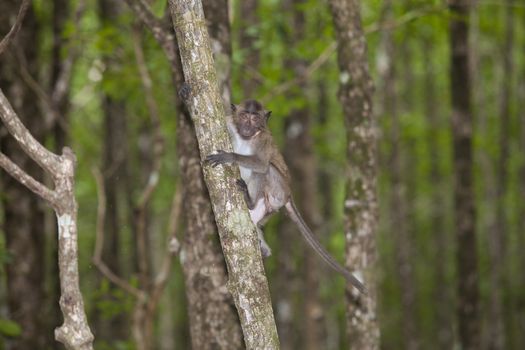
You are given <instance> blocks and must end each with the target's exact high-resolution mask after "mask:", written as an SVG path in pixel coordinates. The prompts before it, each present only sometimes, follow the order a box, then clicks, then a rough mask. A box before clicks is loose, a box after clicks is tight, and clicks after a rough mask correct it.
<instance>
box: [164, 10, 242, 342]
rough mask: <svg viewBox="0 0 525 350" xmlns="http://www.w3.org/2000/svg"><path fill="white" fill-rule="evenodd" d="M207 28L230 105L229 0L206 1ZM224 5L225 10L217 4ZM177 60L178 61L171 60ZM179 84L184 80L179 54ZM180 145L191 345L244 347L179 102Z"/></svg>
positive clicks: (194, 147)
mask: <svg viewBox="0 0 525 350" xmlns="http://www.w3.org/2000/svg"><path fill="white" fill-rule="evenodd" d="M204 4H205V8H204V10H205V11H206V14H207V15H209V16H208V17H206V19H207V20H208V21H209V22H208V23H209V27H208V30H209V32H210V35H211V37H212V38H213V39H212V40H214V42H215V44H216V45H214V47H215V49H216V51H215V52H214V55H215V57H217V58H218V60H217V61H216V62H217V69H218V70H220V71H221V72H223V73H221V74H220V76H221V78H220V89H221V97H222V99H223V102H224V103H227V106H228V108H229V101H230V99H231V97H230V89H229V70H230V68H229V65H230V63H229V61H230V55H231V48H230V45H231V44H230V37H229V20H228V13H227V8H228V6H227V1H217V2H215V1H211V0H209V1H205V2H204ZM216 7H222V8H216ZM172 64H173V63H172ZM176 72H177V74H175V76H174V80H175V86H176V87H177V88H180V87H181V86H182V84H183V81H184V80H183V79H184V78H183V77H182V66H180V58H178V57H177V67H176ZM178 111H179V123H178V130H177V149H178V154H179V163H180V166H181V172H182V179H183V183H184V184H185V188H186V189H185V195H184V198H185V200H184V209H185V210H184V213H185V221H186V234H185V238H184V245H183V250H184V252H185V256H186V258H185V259H184V260H183V262H182V267H183V270H184V278H185V282H186V283H185V285H186V296H187V299H188V314H189V320H190V333H191V342H192V347H193V348H195V349H240V348H242V347H243V340H242V334H241V328H240V324H239V319H238V316H237V314H236V311H235V308H234V305H233V300H232V299H231V296H230V295H229V293H228V290H227V287H226V284H227V275H226V266H225V263H224V257H223V255H222V250H221V247H220V244H219V240H218V234H217V228H216V226H215V220H214V217H213V212H212V208H211V205H210V199H209V195H208V190H207V188H206V185H205V183H204V178H203V174H202V169H201V166H200V155H199V148H198V145H197V139H196V137H195V131H194V130H193V125H192V122H191V120H190V117H189V114H188V111H187V109H186V108H185V106H184V105H183V104H182V102H181V101H179V107H178Z"/></svg>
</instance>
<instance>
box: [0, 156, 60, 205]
mask: <svg viewBox="0 0 525 350" xmlns="http://www.w3.org/2000/svg"><path fill="white" fill-rule="evenodd" d="M0 167H2V169H4V170H5V171H6V172H7V173H9V175H11V176H12V177H13V178H15V180H17V181H19V182H20V183H21V184H22V185H24V186H25V187H27V188H28V189H30V190H31V191H32V192H33V193H35V194H36V195H37V196H39V197H41V198H43V199H44V200H46V201H48V202H49V204H51V206H53V207H54V206H55V205H56V203H57V194H56V192H55V191H53V190H51V189H49V188H48V187H47V186H45V185H44V184H42V183H40V182H39V181H37V180H35V179H34V178H33V177H32V176H31V175H29V174H28V173H26V172H25V171H24V170H22V169H20V167H19V166H18V165H16V164H15V163H14V162H13V161H12V160H11V159H9V158H8V157H6V155H5V154H3V153H0Z"/></svg>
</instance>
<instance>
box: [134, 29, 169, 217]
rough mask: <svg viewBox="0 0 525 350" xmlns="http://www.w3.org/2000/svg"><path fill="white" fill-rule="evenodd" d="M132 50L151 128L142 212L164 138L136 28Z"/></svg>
mask: <svg viewBox="0 0 525 350" xmlns="http://www.w3.org/2000/svg"><path fill="white" fill-rule="evenodd" d="M132 37H133V48H134V51H135V60H136V62H137V67H138V70H139V75H140V79H141V81H142V88H143V89H144V96H145V99H146V106H147V107H148V112H149V117H150V120H151V124H152V126H153V130H154V131H153V133H154V136H153V152H152V153H153V154H152V156H153V166H152V169H151V171H150V174H149V176H148V182H147V184H146V187H145V188H144V189H143V191H142V194H141V195H140V196H139V202H138V205H137V207H138V209H139V210H143V209H144V208H145V206H146V205H147V203H148V201H149V200H150V198H151V196H152V195H153V191H154V190H155V188H156V187H157V185H158V179H159V172H160V168H161V159H162V154H163V151H164V149H163V144H164V138H163V137H162V132H161V130H160V117H159V108H158V106H157V102H156V101H155V97H154V96H153V88H152V85H153V84H152V80H151V76H150V74H149V71H148V67H147V66H146V60H145V58H144V50H143V48H142V44H141V39H140V31H139V29H138V28H137V27H135V28H134V29H133V35H132Z"/></svg>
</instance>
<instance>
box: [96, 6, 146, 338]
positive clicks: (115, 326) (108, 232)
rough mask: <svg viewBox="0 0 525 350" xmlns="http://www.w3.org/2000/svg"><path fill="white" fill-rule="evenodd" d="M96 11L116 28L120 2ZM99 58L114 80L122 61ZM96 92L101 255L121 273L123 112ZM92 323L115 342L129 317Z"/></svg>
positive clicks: (127, 209)
mask: <svg viewBox="0 0 525 350" xmlns="http://www.w3.org/2000/svg"><path fill="white" fill-rule="evenodd" d="M98 12H99V17H100V22H101V26H102V27H103V28H117V27H118V26H119V18H120V16H121V15H122V13H123V6H122V3H121V2H120V1H114V0H99V1H98ZM102 60H103V62H104V66H105V70H104V76H105V77H104V78H105V79H116V78H115V77H114V76H113V77H112V75H114V74H116V73H115V72H118V70H119V69H120V68H119V67H120V66H121V65H122V64H123V63H122V62H120V60H119V58H118V57H115V56H114V55H113V56H112V55H104V56H103V57H102ZM108 76H109V78H108ZM100 95H101V108H102V113H103V116H104V117H103V118H104V119H103V120H104V121H103V123H104V124H103V125H104V135H103V137H104V139H103V140H104V143H103V148H102V152H103V156H102V164H101V168H102V175H103V181H104V186H103V188H104V191H105V198H106V204H105V207H106V213H105V222H104V248H103V251H102V257H101V258H102V261H104V263H105V264H106V265H107V267H108V268H109V269H110V270H111V271H112V272H113V273H115V274H116V275H118V276H121V275H122V274H123V273H124V271H123V269H122V267H121V263H122V262H121V261H120V260H121V251H122V247H121V244H120V241H121V236H122V231H121V228H122V227H125V226H128V225H126V224H130V225H129V227H130V228H131V231H132V233H133V237H132V242H136V229H135V227H136V225H135V222H134V219H132V218H134V216H133V214H132V203H131V195H132V191H131V186H129V182H130V181H132V180H131V176H130V175H131V174H130V173H129V171H128V159H129V150H128V142H127V133H128V126H127V120H126V119H127V115H126V109H125V105H124V101H121V100H119V99H117V98H115V97H114V96H112V95H111V92H107V91H104V92H102V93H101V94H100ZM123 216H124V217H123ZM132 221H133V223H132ZM132 251H133V254H132V258H131V259H130V261H131V262H132V263H131V267H130V269H129V270H128V271H133V272H135V273H138V274H139V281H140V282H139V283H140V284H141V286H143V285H144V283H145V282H144V279H145V277H144V274H145V273H146V272H145V271H141V270H140V268H139V265H140V263H139V259H138V254H137V247H136V244H134V245H133V250H132ZM144 270H145V268H144ZM141 272H142V273H141ZM103 279H104V277H101V278H100V280H99V282H98V283H102V282H103ZM116 289H118V287H115V286H114V285H111V286H110V289H109V291H108V294H107V295H103V296H101V297H102V298H104V299H106V298H108V299H109V298H111V294H113V292H114V291H115V290H116ZM93 323H94V328H95V332H96V335H97V339H99V340H102V341H106V342H107V343H108V344H115V343H116V342H118V341H122V340H125V339H128V338H129V336H130V331H129V328H130V324H129V319H127V317H126V315H124V314H123V313H121V314H116V315H113V316H111V317H109V318H107V317H106V318H105V317H104V316H102V315H101V314H100V312H99V311H97V309H95V312H94V313H93Z"/></svg>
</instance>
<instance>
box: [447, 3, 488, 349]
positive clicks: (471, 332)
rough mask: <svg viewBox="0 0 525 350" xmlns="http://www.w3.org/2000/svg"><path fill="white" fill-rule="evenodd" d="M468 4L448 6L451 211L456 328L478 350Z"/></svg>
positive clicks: (467, 346) (467, 345)
mask: <svg viewBox="0 0 525 350" xmlns="http://www.w3.org/2000/svg"><path fill="white" fill-rule="evenodd" d="M469 4H470V1H468V0H452V1H450V2H449V8H450V11H451V18H450V54H451V57H450V59H451V61H450V65H451V67H450V84H451V97H452V120H451V127H452V137H453V150H454V152H453V165H454V208H455V232H456V239H457V247H456V249H457V253H456V257H457V264H458V298H459V299H458V324H459V340H460V344H461V346H462V348H463V349H465V350H474V349H479V345H480V325H479V290H478V259H477V252H476V241H477V239H476V231H475V225H476V211H475V206H474V188H473V174H472V108H471V100H470V99H471V89H470V70H469V44H468V32H469V15H470V5H469Z"/></svg>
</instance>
